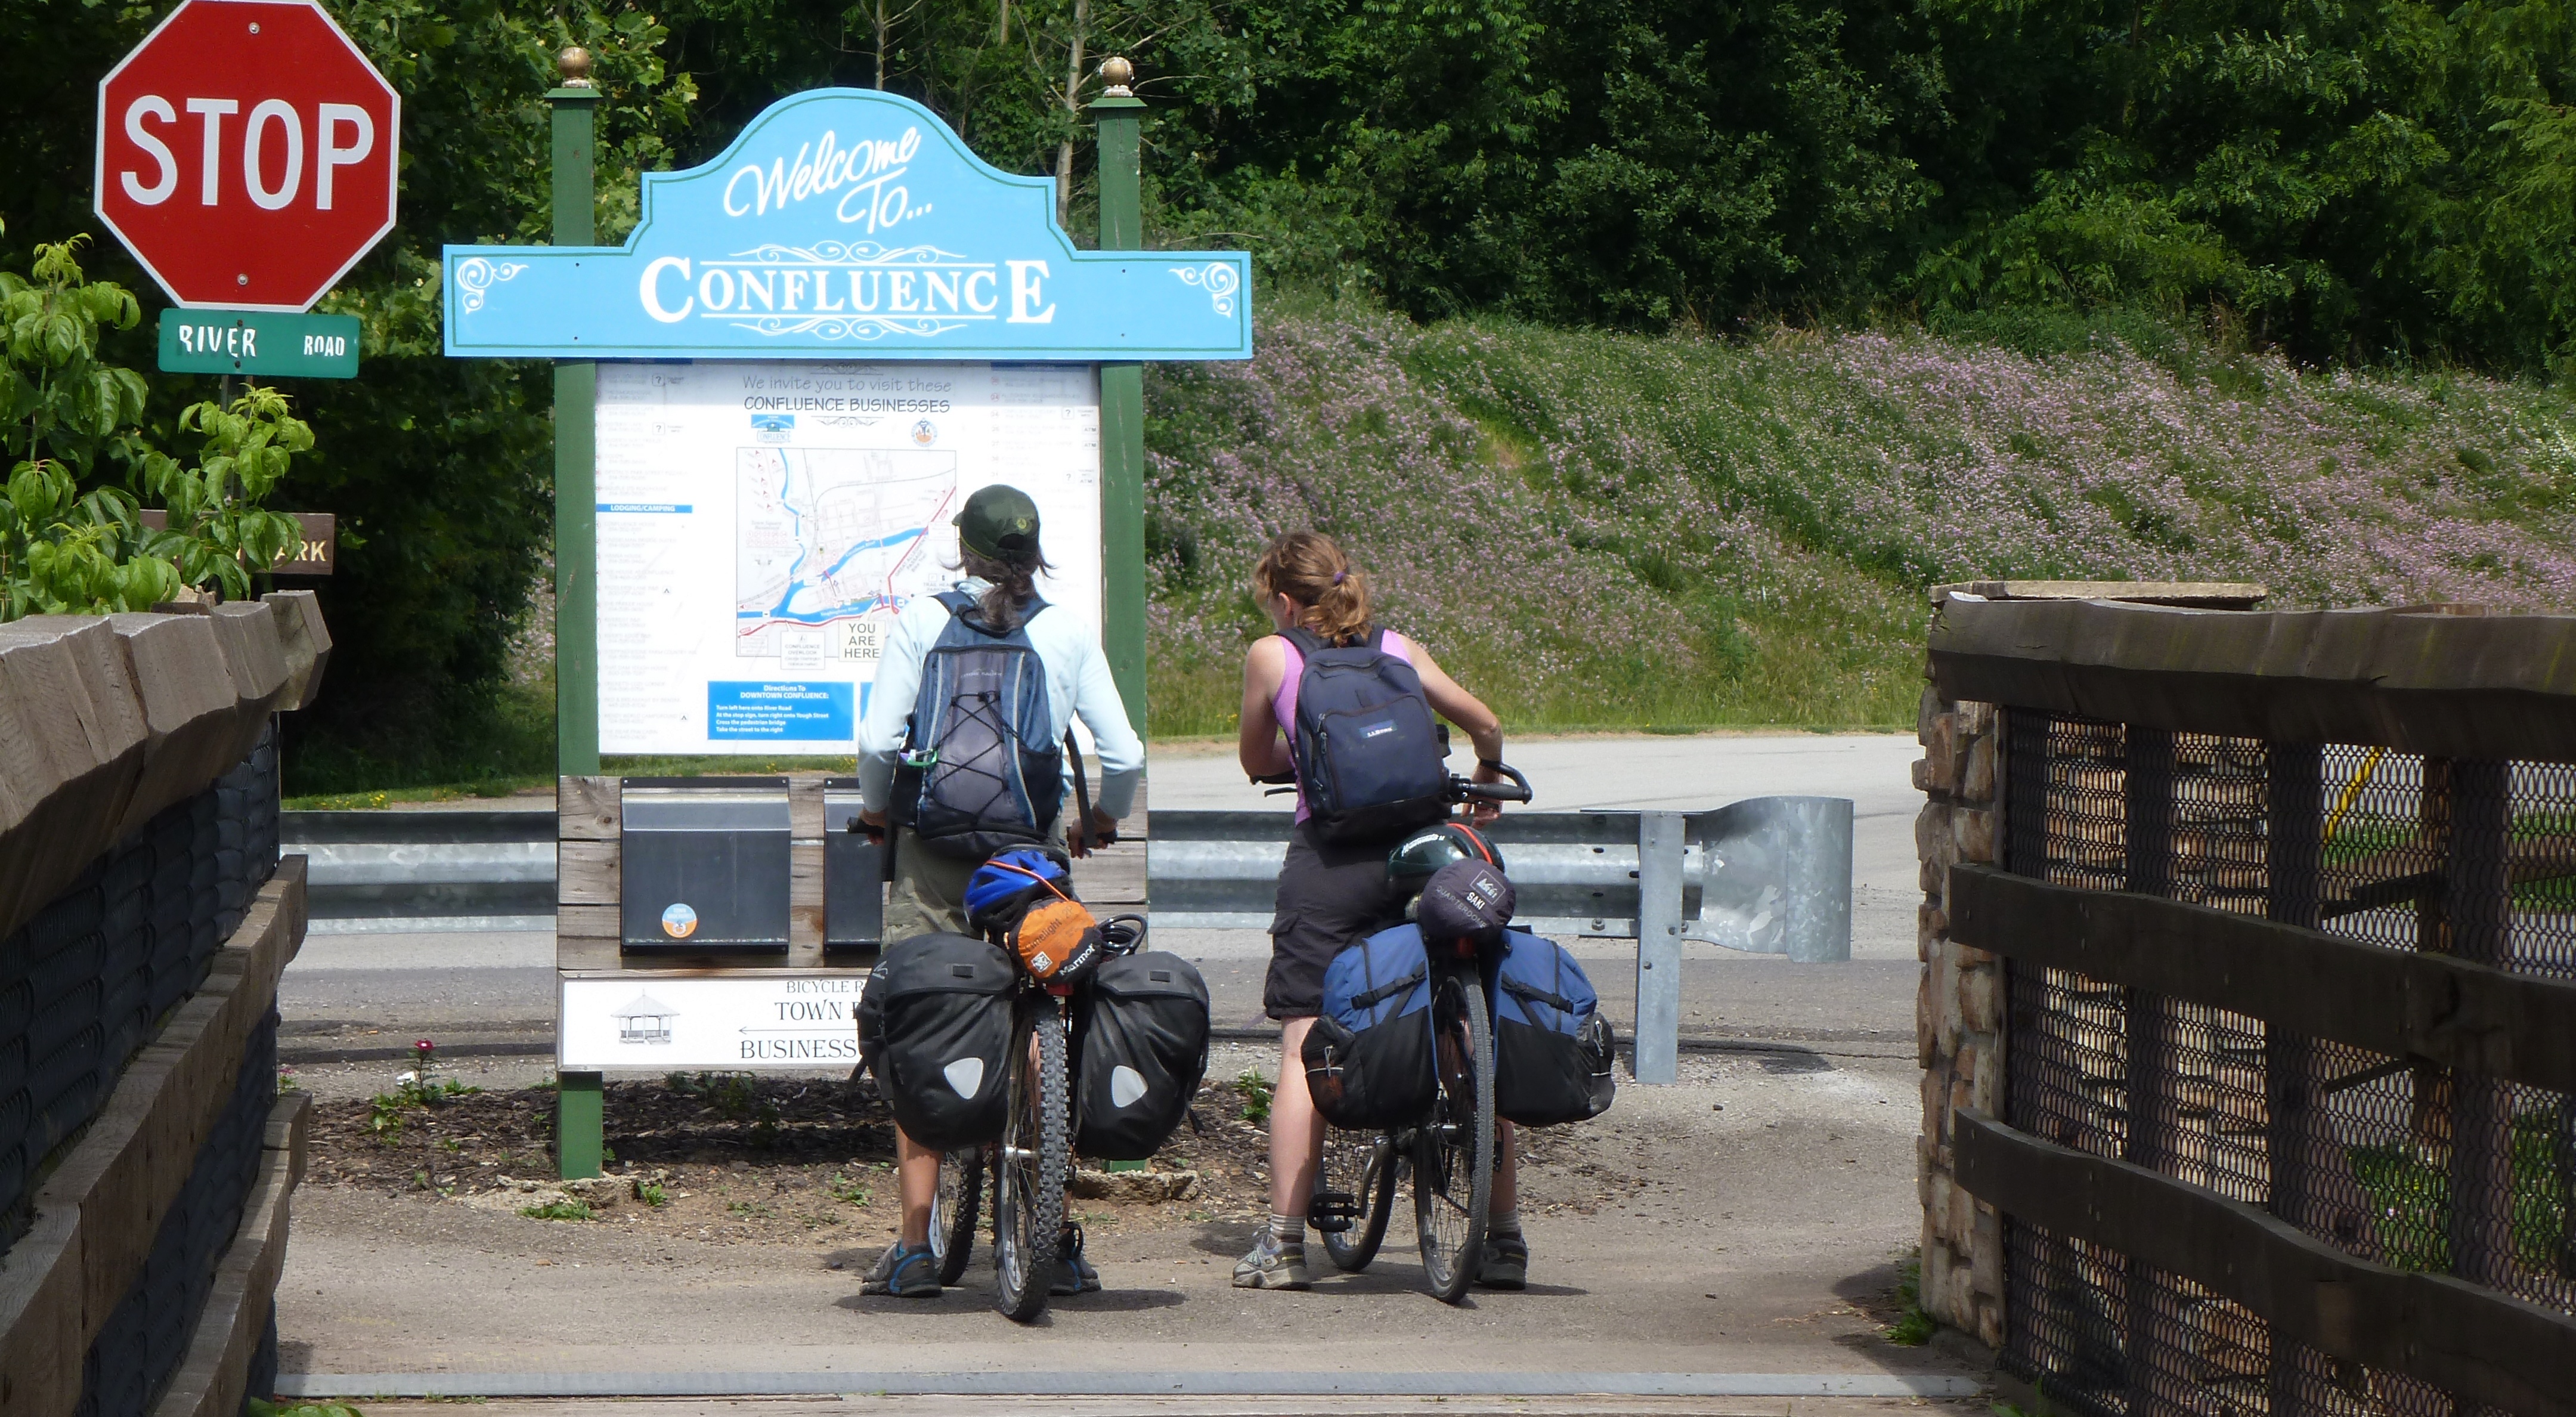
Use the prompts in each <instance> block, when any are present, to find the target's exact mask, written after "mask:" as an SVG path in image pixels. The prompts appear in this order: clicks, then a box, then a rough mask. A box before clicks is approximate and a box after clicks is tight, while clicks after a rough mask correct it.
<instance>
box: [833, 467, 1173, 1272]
mask: <svg viewBox="0 0 2576 1417" xmlns="http://www.w3.org/2000/svg"><path fill="white" fill-rule="evenodd" d="M952 524H953V525H954V526H955V527H956V528H957V548H958V566H957V569H958V570H959V571H960V572H962V573H963V579H961V580H959V581H958V582H957V584H956V590H957V591H958V592H961V593H962V596H952V597H950V598H949V599H945V600H943V599H942V598H940V597H937V596H928V595H925V596H917V597H915V598H914V599H913V601H912V602H911V603H910V604H908V605H906V606H905V607H904V608H903V611H902V613H900V614H899V615H897V616H896V617H895V622H894V627H893V631H892V633H890V634H889V635H888V636H887V637H886V648H885V657H884V658H883V660H881V661H880V662H879V664H878V666H877V677H876V685H875V687H874V688H873V689H871V690H870V691H869V695H868V707H867V712H866V714H865V715H864V716H863V717H862V718H861V719H860V721H859V729H858V742H857V748H858V770H859V792H860V796H861V799H862V808H863V810H862V811H861V813H860V820H861V821H862V822H863V823H865V824H866V825H867V826H868V827H869V828H871V829H872V830H876V831H885V830H887V814H888V809H889V808H890V807H892V806H893V805H894V798H895V769H896V767H897V766H898V765H899V763H900V761H901V759H902V758H903V755H904V753H905V752H906V751H907V749H908V748H916V747H919V746H921V745H915V744H910V743H909V741H908V740H909V738H910V736H911V720H912V717H913V713H914V706H915V700H916V698H917V697H918V696H919V693H920V688H921V680H922V669H923V665H924V663H925V662H926V661H927V660H928V658H929V655H930V651H931V648H932V647H933V646H934V645H936V644H938V643H939V640H940V637H941V635H942V634H943V633H945V632H946V631H947V630H948V628H949V625H950V622H951V621H952V620H954V619H958V618H962V617H966V616H970V615H971V616H972V617H973V620H974V621H975V622H980V628H981V629H982V631H983V632H985V633H988V634H1010V633H1012V632H1014V631H1017V632H1019V633H1022V634H1025V635H1026V637H1027V640H1028V644H1029V647H1030V648H1031V649H1033V650H1035V651H1036V653H1037V657H1038V661H1039V663H1040V664H1041V665H1043V666H1044V668H1045V678H1046V704H1047V721H1046V722H1045V723H1043V724H1029V725H1025V726H1024V729H1025V737H1024V740H1023V741H1024V744H1025V746H1027V747H1028V748H1030V749H1032V750H1041V749H1043V748H1044V747H1045V746H1046V745H1049V744H1054V743H1061V742H1062V741H1064V737H1065V733H1066V731H1067V729H1069V728H1070V727H1071V726H1072V723H1073V721H1074V720H1075V719H1077V718H1078V719H1080V720H1081V721H1082V724H1083V726H1084V727H1085V728H1088V729H1089V730H1090V731H1091V738H1092V743H1093V745H1094V747H1095V749H1096V751H1097V753H1098V756H1099V758H1100V796H1099V800H1098V802H1097V803H1096V804H1095V806H1094V810H1093V812H1092V815H1091V820H1090V821H1088V822H1086V823H1083V824H1082V825H1083V827H1084V828H1085V830H1086V832H1087V834H1088V835H1089V836H1090V838H1091V839H1092V840H1093V841H1097V842H1102V843H1107V842H1110V841H1114V840H1116V839H1117V835H1118V821H1119V819H1120V818H1122V817H1124V816H1126V815H1127V813H1128V812H1129V811H1130V810H1131V809H1132V808H1133V807H1134V805H1135V801H1136V786H1137V784H1138V782H1139V781H1140V780H1141V779H1142V776H1143V773H1144V768H1145V745H1144V743H1143V741H1142V740H1140V739H1138V738H1137V736H1136V730H1135V729H1134V728H1133V727H1132V726H1130V725H1129V723H1128V721H1127V708H1126V705H1125V704H1124V703H1123V702H1121V701H1120V699H1119V697H1118V686H1117V684H1116V683H1115V682H1114V681H1112V680H1111V678H1110V676H1109V660H1108V658H1107V656H1105V655H1104V654H1103V653H1102V652H1101V648H1100V639H1099V637H1098V635H1096V634H1094V633H1093V632H1092V631H1091V630H1090V628H1089V627H1088V626H1087V625H1085V624H1084V623H1083V621H1082V620H1080V619H1079V618H1077V617H1075V616H1073V615H1070V614H1066V613H1063V612H1061V611H1058V612H1055V613H1052V614H1050V613H1047V612H1048V611H1049V609H1050V607H1049V606H1048V604H1047V602H1046V601H1045V600H1044V599H1043V598H1042V597H1040V596H1039V595H1038V593H1037V577H1038V576H1039V575H1040V574H1041V573H1043V572H1046V571H1050V570H1052V569H1054V568H1053V567H1052V566H1050V565H1049V564H1048V562H1047V559H1046V556H1045V554H1044V553H1043V552H1042V551H1041V550H1040V549H1039V545H1038V531H1039V528H1038V508H1037V504H1036V503H1035V502H1033V501H1031V500H1030V499H1029V495H1028V494H1027V493H1025V492H1022V491H1021V490H1019V489H1018V488H1016V487H1009V486H1004V485H1002V484H999V483H996V484H994V485H992V486H989V487H985V488H982V489H979V490H978V491H977V492H976V493H975V494H974V495H973V496H971V497H968V498H967V499H966V505H965V508H964V509H963V510H961V511H959V512H958V514H957V516H956V518H955V520H954V522H953V523H952ZM952 602H953V603H952ZM1075 770H1076V764H1075V763H1074V761H1073V760H1072V759H1071V758H1068V759H1067V760H1066V762H1065V784H1064V787H1063V789H1061V790H1060V791H1059V793H1058V795H1057V796H1056V797H1054V798H1051V799H1048V800H1045V801H1043V802H1040V803H1037V804H1034V805H1036V806H1037V809H1038V811H1039V814H1040V821H1039V823H1038V826H1039V827H1040V828H1041V829H1042V830H1044V831H1045V832H1046V833H1047V835H1048V837H1049V838H1050V839H1051V840H1053V841H1054V842H1056V843H1057V844H1058V845H1059V846H1061V845H1062V844H1063V842H1064V841H1065V838H1066V834H1067V832H1066V827H1067V823H1066V821H1065V816H1066V814H1067V811H1068V810H1069V808H1068V806H1067V805H1066V804H1065V803H1064V802H1063V800H1062V799H1063V796H1064V795H1066V794H1069V792H1070V788H1071V783H1072V774H1073V773H1074V771H1075ZM1030 787H1031V789H1032V791H1031V795H1032V796H1033V797H1034V796H1036V787H1037V785H1036V784H1034V783H1032V784H1030ZM892 838H893V840H892V843H891V844H892V846H893V849H894V885H893V889H892V890H891V891H890V892H889V894H888V898H887V901H886V913H885V938H887V939H888V940H903V939H910V938H911V937H913V936H915V935H927V934H932V933H936V932H943V931H944V932H947V933H950V934H960V935H963V934H972V933H974V932H973V931H971V930H969V929H968V928H967V923H966V883H967V881H968V879H969V878H971V877H972V876H973V875H974V874H975V868H976V867H978V866H980V865H982V864H983V860H982V858H981V856H980V855H971V854H955V853H954V850H953V848H951V847H950V846H949V845H948V844H947V843H942V842H938V841H932V842H929V843H925V841H924V839H923V838H922V836H921V835H920V834H919V833H918V832H916V831H915V830H914V829H913V828H912V827H911V826H910V825H907V824H903V823H900V822H898V823H897V824H896V825H895V826H894V827H893V829H892ZM896 1156H897V1186H898V1189H899V1190H900V1192H901V1196H902V1203H903V1235H902V1238H901V1239H900V1240H898V1241H897V1242H896V1243H895V1245H894V1246H893V1247H892V1248H891V1249H889V1250H887V1251H886V1253H885V1255H884V1256H883V1257H882V1258H881V1259H879V1260H878V1262H877V1265H876V1268H875V1269H874V1270H872V1271H870V1273H869V1275H868V1277H867V1280H866V1282H865V1283H864V1284H863V1285H862V1286H861V1287H862V1292H865V1293H873V1294H893V1295H898V1296H901V1297H904V1298H930V1297H935V1296H937V1295H938V1293H939V1288H940V1286H939V1275H938V1266H937V1265H936V1264H935V1263H934V1262H932V1260H931V1257H930V1209H931V1202H932V1200H933V1198H934V1197H935V1196H936V1195H937V1193H938V1189H939V1153H938V1152H935V1151H932V1150H930V1149H928V1148H926V1147H922V1146H918V1145H915V1144H914V1143H913V1141H912V1140H911V1139H910V1138H909V1137H905V1136H903V1135H902V1134H901V1133H900V1132H898V1133H897V1136H896ZM1066 1242H1067V1243H1066V1244H1064V1245H1063V1246H1062V1247H1060V1248H1059V1250H1058V1253H1059V1254H1061V1255H1063V1256H1064V1259H1063V1266H1064V1272H1063V1274H1062V1275H1060V1276H1059V1277H1058V1279H1057V1280H1056V1282H1055V1285H1054V1286H1053V1288H1054V1292H1055V1293H1058V1294H1078V1293H1083V1292H1086V1291H1089V1290H1093V1289H1098V1288H1099V1287H1100V1273H1099V1271H1098V1270H1096V1269H1094V1268H1093V1267H1092V1265H1091V1263H1090V1262H1089V1261H1088V1260H1086V1259H1084V1258H1083V1256H1082V1242H1081V1235H1080V1232H1079V1231H1075V1232H1074V1233H1072V1234H1070V1235H1068V1236H1067V1237H1066Z"/></svg>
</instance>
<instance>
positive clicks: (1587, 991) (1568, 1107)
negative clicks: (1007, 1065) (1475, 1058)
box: [1494, 930, 1616, 1127]
mask: <svg viewBox="0 0 2576 1417" xmlns="http://www.w3.org/2000/svg"><path fill="white" fill-rule="evenodd" d="M1503 946H1504V954H1503V958H1502V962H1501V964H1500V965H1499V966H1498V967H1497V968H1496V970H1495V972H1494V1110H1495V1111H1496V1112H1498V1113H1500V1114H1501V1115H1502V1116H1503V1117H1504V1119H1505V1120H1508V1121H1513V1122H1518V1123H1520V1124H1521V1125H1522V1126H1525V1127H1548V1126H1554V1125H1556V1124H1557V1123H1559V1122H1580V1121H1585V1120H1587V1119H1589V1118H1593V1117H1598V1116H1600V1115H1601V1114H1602V1113H1604V1112H1607V1111H1609V1110H1610V1096H1611V1093H1612V1092H1613V1091H1614V1090H1615V1087H1616V1083H1615V1080H1614V1079H1613V1078H1612V1076H1611V1071H1610V1070H1611V1064H1612V1056H1613V1055H1612V1040H1611V1036H1610V1021H1609V1020H1608V1019H1605V1018H1603V1017H1601V996H1600V995H1598V994H1595V993H1594V992H1593V991H1592V981H1591V980H1590V979H1588V978H1586V977H1585V976H1584V973H1583V966H1582V965H1580V964H1577V963H1575V960H1574V956H1573V955H1571V954H1568V953H1567V952H1566V950H1565V947H1564V946H1563V945H1560V944H1558V943H1557V942H1556V941H1554V940H1546V939H1541V938H1539V937H1538V936H1536V935H1533V934H1530V933H1529V932H1527V931H1525V930H1507V931H1505V932H1504V933H1503Z"/></svg>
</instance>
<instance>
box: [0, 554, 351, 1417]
mask: <svg viewBox="0 0 2576 1417" xmlns="http://www.w3.org/2000/svg"><path fill="white" fill-rule="evenodd" d="M330 646H331V641H330V635H329V633H328V632H327V631H326V630H325V629H324V627H323V623H322V616H321V612H320V610H319V609H318V608H317V606H316V605H315V603H314V598H313V596H312V594H311V593H310V592H305V591H295V592H282V593H279V594H275V595H271V596H269V597H267V598H266V599H264V600H258V601H244V602H237V603H234V604H229V605H221V606H215V607H211V608H210V609H209V610H206V611H203V612H200V613H192V614H183V615H157V614H154V615H142V614H126V615H109V616H70V615H56V616H35V617H30V618H28V619H24V620H19V621H16V622H13V623H10V624H6V625H0V1124H5V1125H0V1183H5V1184H0V1417H80V1415H81V1414H87V1417H144V1414H146V1413H149V1414H152V1417H237V1414H238V1413H240V1411H241V1410H242V1400H243V1396H244V1394H245V1392H247V1391H250V1390H253V1389H254V1388H257V1389H258V1390H260V1391H263V1392H264V1391H265V1390H266V1384H267V1383H268V1381H269V1379H268V1377H267V1376H266V1374H267V1373H268V1372H269V1371H270V1370H272V1369H273V1366H274V1361H273V1355H274V1352H275V1342H274V1304H273V1296H274V1294H275V1291H276V1286H277V1280H278V1276H279V1273H280V1271H281V1267H282V1265H283V1263H284V1258H285V1245H286V1230H287V1198H288V1194H289V1193H290V1192H291V1191H292V1190H293V1189H294V1186H295V1184H296V1181H297V1179H298V1178H299V1177H300V1176H301V1174H302V1156H303V1136H304V1131H303V1120H302V1119H303V1116H304V1102H303V1099H302V1098H301V1097H287V1098H283V1099H281V1098H279V1097H278V1096H277V1094H276V1087H277V1083H276V1066H275V1048H276V1043H275V1040H276V1028H277V1012H276V998H277V981H278V976H279V973H280V972H281V971H282V970H283V969H284V968H285V966H286V963H287V961H289V960H290V959H292V958H293V957H294V954H295V951H296V948H297V947H298V945H300V943H301V942H302V940H303V938H304V928H305V904H304V870H303V858H301V857H288V858H286V859H284V860H283V861H280V860H279V859H278V857H277V851H276V847H277V786H278V773H277V767H278V764H277V755H276V752H275V742H276V740H275V737H274V715H275V714H277V713H278V712H280V711H283V710H289V709H297V708H302V707H304V706H305V705H306V704H308V703H310V702H311V700H312V698H313V695H314V694H315V692H316V691H317V689H318V687H319V684H320V681H321V676H322V670H323V666H324V663H325V661H326V659H327V657H328V655H329V652H330Z"/></svg>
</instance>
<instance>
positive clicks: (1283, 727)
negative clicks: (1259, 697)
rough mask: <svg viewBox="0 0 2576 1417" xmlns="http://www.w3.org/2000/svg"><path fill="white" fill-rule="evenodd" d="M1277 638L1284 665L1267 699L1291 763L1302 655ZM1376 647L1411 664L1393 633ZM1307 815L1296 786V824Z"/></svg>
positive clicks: (1409, 645)
mask: <svg viewBox="0 0 2576 1417" xmlns="http://www.w3.org/2000/svg"><path fill="white" fill-rule="evenodd" d="M1278 638H1279V645H1280V648H1282V649H1285V650H1286V651H1288V664H1287V668H1286V669H1285V670H1283V671H1282V672H1281V674H1280V676H1279V692H1278V693H1276V694H1273V695H1272V696H1271V698H1270V714H1271V716H1272V717H1273V718H1276V719H1278V720H1279V731H1280V733H1281V734H1283V735H1284V736H1285V737H1286V738H1287V739H1288V752H1289V757H1290V758H1291V760H1292V761H1293V760H1294V758H1295V756H1296V752H1297V681H1298V679H1300V678H1302V677H1303V676H1304V675H1305V672H1306V655H1305V652H1304V651H1302V650H1300V649H1298V648H1297V643H1296V641H1294V640H1291V639H1289V638H1288V637H1287V636H1286V635H1281V636H1279V637H1278ZM1378 647H1379V648H1381V649H1383V650H1385V651H1386V652H1387V653H1388V654H1390V655H1393V656H1395V657H1396V658H1397V659H1400V660H1403V661H1404V662H1405V663H1407V664H1412V663H1413V641H1411V640H1408V639H1406V638H1405V637H1404V636H1402V635H1399V634H1397V633H1396V632H1395V631H1393V630H1389V631H1387V632H1386V636H1385V638H1383V639H1381V640H1379V641H1378ZM1308 815H1310V813H1309V810H1308V808H1307V806H1306V784H1304V783H1302V782H1300V783H1298V784H1297V820H1299V821H1301V822H1302V821H1304V820H1306V818H1307V816H1308Z"/></svg>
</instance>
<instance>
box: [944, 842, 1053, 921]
mask: <svg viewBox="0 0 2576 1417" xmlns="http://www.w3.org/2000/svg"><path fill="white" fill-rule="evenodd" d="M1041 896H1043V897H1046V898H1048V899H1054V898H1057V897H1059V896H1061V897H1064V898H1067V899H1070V898H1072V896H1073V875H1072V870H1071V867H1070V864H1069V863H1068V862H1066V860H1065V859H1064V858H1063V857H1061V856H1059V855H1057V854H1056V853H1054V852H1052V851H1045V850H1041V849H1038V848H1035V847H1026V848H1022V849H1020V850H1017V851H1005V852H1003V853H1002V854H1000V855H998V856H996V857H994V858H993V859H992V860H990V861H987V862H985V863H984V864H983V865H981V866H978V867H976V868H975V874H974V875H972V876H970V877H968V878H967V880H966V927H967V928H968V929H970V930H973V931H974V932H975V933H976V934H979V935H983V936H987V937H990V936H992V935H994V934H996V933H999V932H1001V931H1006V930H1008V929H1010V928H1011V926H1013V925H1014V924H1017V923H1018V922H1019V918H1020V917H1021V916H1022V915H1024V914H1026V913H1027V911H1028V908H1029V905H1030V904H1031V902H1032V901H1033V900H1035V899H1036V898H1038V897H1041Z"/></svg>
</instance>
